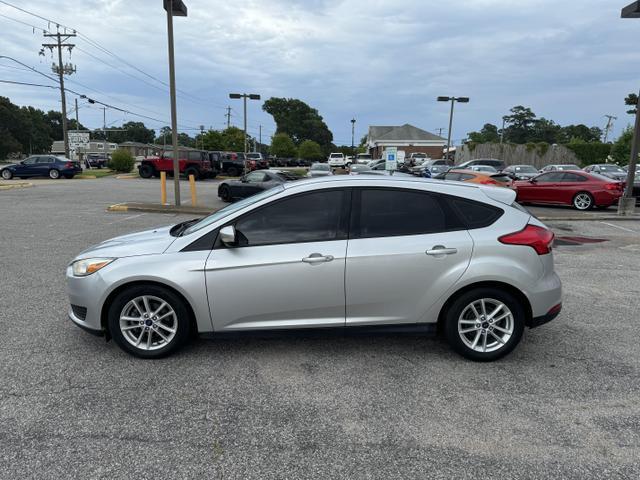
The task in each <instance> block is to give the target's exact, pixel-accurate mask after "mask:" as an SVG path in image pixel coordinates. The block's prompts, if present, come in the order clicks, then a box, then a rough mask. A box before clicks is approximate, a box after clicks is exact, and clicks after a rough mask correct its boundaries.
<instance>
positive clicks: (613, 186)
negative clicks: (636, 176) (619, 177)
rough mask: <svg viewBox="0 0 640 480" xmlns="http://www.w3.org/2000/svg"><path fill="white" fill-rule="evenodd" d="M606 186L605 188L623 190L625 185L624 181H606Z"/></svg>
mask: <svg viewBox="0 0 640 480" xmlns="http://www.w3.org/2000/svg"><path fill="white" fill-rule="evenodd" d="M604 188H605V190H622V189H623V186H622V183H620V182H616V183H605V184H604Z"/></svg>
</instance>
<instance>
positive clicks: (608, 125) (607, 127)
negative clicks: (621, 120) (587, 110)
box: [602, 115, 618, 143]
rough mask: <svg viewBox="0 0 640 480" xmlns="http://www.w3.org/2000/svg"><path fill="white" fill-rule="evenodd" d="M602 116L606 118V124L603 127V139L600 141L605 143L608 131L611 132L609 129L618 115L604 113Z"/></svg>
mask: <svg viewBox="0 0 640 480" xmlns="http://www.w3.org/2000/svg"><path fill="white" fill-rule="evenodd" d="M604 117H605V118H606V119H607V126H606V127H604V140H603V142H602V143H607V140H608V138H609V132H611V129H612V128H613V121H614V120H617V119H618V117H614V116H613V115H605V116H604Z"/></svg>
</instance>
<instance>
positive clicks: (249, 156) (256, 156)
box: [247, 153, 261, 159]
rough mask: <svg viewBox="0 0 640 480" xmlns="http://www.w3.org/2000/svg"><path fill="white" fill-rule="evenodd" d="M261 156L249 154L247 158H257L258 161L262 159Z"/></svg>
mask: <svg viewBox="0 0 640 480" xmlns="http://www.w3.org/2000/svg"><path fill="white" fill-rule="evenodd" d="M260 156H261V155H260V154H259V153H247V158H256V159H260Z"/></svg>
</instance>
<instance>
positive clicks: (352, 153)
mask: <svg viewBox="0 0 640 480" xmlns="http://www.w3.org/2000/svg"><path fill="white" fill-rule="evenodd" d="M355 132H356V119H355V118H352V119H351V161H352V162H355V158H356V152H355Z"/></svg>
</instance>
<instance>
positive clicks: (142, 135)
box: [118, 122, 155, 143]
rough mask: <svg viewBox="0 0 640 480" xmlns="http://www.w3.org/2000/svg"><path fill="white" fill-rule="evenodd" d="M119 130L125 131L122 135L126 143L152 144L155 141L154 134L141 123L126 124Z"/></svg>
mask: <svg viewBox="0 0 640 480" xmlns="http://www.w3.org/2000/svg"><path fill="white" fill-rule="evenodd" d="M121 128H122V129H123V130H125V131H124V132H122V133H124V138H125V140H124V141H127V142H140V143H152V142H153V140H154V139H155V132H154V131H153V130H151V129H150V128H147V127H146V126H145V125H144V123H142V122H127V123H125V124H124V125H122V127H121ZM118 143H122V142H118Z"/></svg>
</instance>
